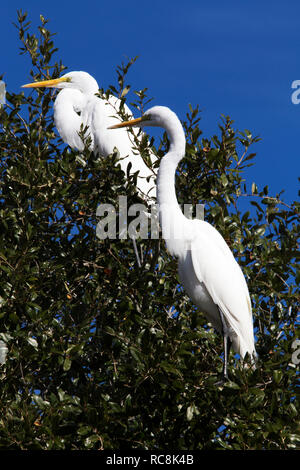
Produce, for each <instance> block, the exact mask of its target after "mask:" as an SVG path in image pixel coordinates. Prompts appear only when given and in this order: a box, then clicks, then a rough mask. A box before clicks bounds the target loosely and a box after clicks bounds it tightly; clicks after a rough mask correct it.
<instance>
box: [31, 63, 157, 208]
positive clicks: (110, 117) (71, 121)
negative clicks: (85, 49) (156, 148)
mask: <svg viewBox="0 0 300 470" xmlns="http://www.w3.org/2000/svg"><path fill="white" fill-rule="evenodd" d="M32 87H34V88H40V87H50V88H58V89H60V90H61V91H60V92H59V93H58V95H57V97H56V100H55V103H54V122H55V126H56V128H57V130H58V132H59V134H60V136H61V138H62V140H63V141H64V142H66V143H67V144H68V145H70V147H72V148H73V149H78V150H79V151H82V150H83V148H84V145H83V142H82V139H81V137H80V136H79V132H80V129H81V125H83V126H84V127H86V126H88V135H89V136H90V138H91V145H90V150H93V151H94V152H95V153H98V154H100V155H101V156H103V157H106V156H107V155H109V154H111V153H112V152H113V150H114V148H115V147H116V148H117V149H118V151H119V153H120V160H119V161H118V163H119V164H120V165H121V168H122V170H123V171H124V173H125V174H126V171H127V166H128V164H129V163H131V165H132V166H131V170H130V173H131V174H134V173H136V172H138V176H137V189H138V192H139V195H140V196H141V197H142V198H143V199H144V200H145V201H147V202H149V201H151V200H152V199H151V198H155V197H156V186H155V176H156V175H155V171H154V170H153V169H152V168H149V167H148V166H147V165H146V164H145V163H144V161H143V159H142V158H136V156H135V154H134V153H133V149H132V147H133V139H132V136H130V134H129V133H128V131H127V130H126V129H120V130H119V131H118V133H117V134H114V135H112V133H111V132H109V131H108V130H107V128H108V127H109V126H111V125H112V124H115V123H116V117H117V118H118V119H120V117H119V115H118V111H119V110H120V106H121V101H120V100H119V99H118V98H116V97H115V96H110V97H109V99H108V100H105V99H101V98H100V97H98V96H95V94H96V93H98V91H99V86H98V83H97V82H96V80H95V79H94V78H93V77H92V76H91V75H89V74H88V73H87V72H69V73H66V74H65V75H63V76H62V77H60V78H56V79H52V80H43V81H40V82H33V83H28V84H26V85H23V88H32ZM124 112H125V113H126V114H128V115H129V116H132V113H131V111H130V109H129V108H128V106H126V105H124ZM151 160H152V163H153V162H154V161H155V160H156V157H155V156H154V155H153V154H151Z"/></svg>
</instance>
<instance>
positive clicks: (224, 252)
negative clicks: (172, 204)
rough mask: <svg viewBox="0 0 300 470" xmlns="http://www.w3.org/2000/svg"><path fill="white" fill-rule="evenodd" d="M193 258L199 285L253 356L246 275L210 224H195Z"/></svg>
mask: <svg viewBox="0 0 300 470" xmlns="http://www.w3.org/2000/svg"><path fill="white" fill-rule="evenodd" d="M193 222H195V224H194V225H195V232H194V233H195V236H194V238H193V240H192V241H191V256H192V263H193V267H194V271H195V274H196V276H197V278H198V280H199V282H203V283H204V284H205V287H206V289H207V290H208V292H209V294H210V296H211V298H212V299H213V301H214V303H215V304H216V305H217V306H218V307H219V308H220V309H221V311H222V312H223V314H224V316H225V319H226V322H227V324H228V325H229V326H230V327H231V328H232V329H233V330H234V332H235V333H236V335H237V336H238V337H239V338H241V339H242V343H243V344H241V346H240V348H239V349H240V350H241V353H242V355H244V354H245V353H246V352H247V351H249V352H250V353H252V352H253V349H254V343H253V325H252V312H251V302H250V297H249V292H248V287H247V284H246V281H245V278H244V275H243V273H242V271H241V268H240V267H239V265H238V263H237V262H236V260H235V258H234V256H233V254H232V252H231V251H230V249H229V247H228V245H227V243H226V242H225V240H224V239H223V237H222V236H221V235H220V233H219V232H218V231H217V230H216V229H215V228H214V227H212V226H211V225H210V224H208V223H207V222H203V221H199V220H195V221H193Z"/></svg>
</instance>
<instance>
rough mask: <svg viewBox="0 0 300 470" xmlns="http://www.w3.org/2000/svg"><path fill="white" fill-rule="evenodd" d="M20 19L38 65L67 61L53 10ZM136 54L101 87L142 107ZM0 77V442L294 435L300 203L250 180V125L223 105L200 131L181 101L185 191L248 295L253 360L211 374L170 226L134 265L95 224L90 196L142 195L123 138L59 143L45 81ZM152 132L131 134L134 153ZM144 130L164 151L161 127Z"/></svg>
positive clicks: (184, 444)
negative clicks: (79, 145) (24, 84)
mask: <svg viewBox="0 0 300 470" xmlns="http://www.w3.org/2000/svg"><path fill="white" fill-rule="evenodd" d="M16 26H17V29H18V33H19V37H20V41H21V44H22V46H21V53H24V54H27V56H28V57H29V58H30V60H31V63H32V69H31V71H30V75H31V77H32V79H34V80H39V79H45V78H52V77H53V78H54V77H57V76H59V75H60V74H61V73H62V71H63V70H64V69H65V67H64V66H63V64H62V63H61V62H57V61H55V59H54V58H53V55H54V54H55V53H56V52H57V49H55V45H54V42H53V34H52V33H51V32H50V31H49V30H48V25H47V20H45V19H44V18H43V17H41V25H40V27H39V28H38V32H34V33H32V32H31V26H30V23H29V22H27V15H26V14H23V13H22V12H18V23H17V25H16ZM133 62H134V60H132V61H130V62H129V63H128V64H125V65H124V64H123V65H122V66H120V67H118V69H117V85H116V86H115V87H111V89H110V90H100V92H101V93H102V94H103V96H105V95H108V94H109V93H110V92H112V91H113V92H114V93H115V94H116V93H118V94H119V96H120V97H122V99H123V100H124V102H125V99H126V100H127V102H128V103H129V104H130V105H131V106H132V107H133V109H134V108H136V113H138V111H141V110H142V109H143V108H144V106H145V104H147V100H148V98H147V89H144V90H142V91H136V92H132V91H131V90H130V86H129V85H128V84H127V83H126V74H127V71H128V69H129V67H130V66H131V65H132V64H133ZM0 78H1V77H0ZM24 81H26V77H24ZM7 87H8V90H9V92H8V93H7V97H6V98H7V105H6V106H3V107H2V108H1V109H0V156H1V159H0V161H1V178H0V271H1V284H0V339H1V340H2V341H4V342H5V344H6V346H7V348H8V354H7V359H6V362H5V363H4V364H2V365H1V366H0V448H2V449H15V450H16V449H37V450H38V449H47V450H50V449H71V450H73V449H74V450H75V449H125V448H127V449H128V448H131V449H133V448H138V449H163V450H171V449H177V450H179V449H181V450H185V449H188V450H193V449H293V448H296V447H297V446H299V439H300V438H299V420H298V418H299V415H298V397H297V394H298V393H297V380H298V379H299V368H298V366H297V361H295V360H293V357H296V358H297V355H296V356H295V350H294V349H295V344H296V343H295V340H296V339H297V337H298V338H299V323H298V324H297V312H298V310H299V290H298V284H299V281H300V274H299V271H298V270H297V248H298V246H297V242H298V233H299V225H298V214H299V204H298V203H297V202H294V203H292V204H287V203H286V202H284V200H283V199H282V194H279V195H276V196H272V195H269V191H268V187H267V186H265V187H264V188H263V189H259V188H257V186H256V185H255V183H252V184H249V183H248V182H246V181H245V178H246V177H247V167H248V166H249V165H251V164H253V161H254V160H253V159H254V156H255V154H254V153H253V151H252V148H253V146H255V144H256V147H257V148H259V146H258V145H257V142H258V140H259V139H258V138H256V137H253V136H252V134H251V132H250V131H249V130H244V131H243V132H241V131H238V130H236V129H235V127H234V122H233V121H232V120H231V119H230V118H229V117H226V116H223V117H222V118H221V120H220V124H219V126H218V133H217V135H214V136H212V137H211V138H206V137H204V136H203V135H202V132H201V128H200V127H199V126H200V112H199V108H198V107H195V108H193V107H191V106H190V107H189V109H188V110H187V114H186V118H185V121H184V123H183V124H184V129H185V132H186V138H187V149H186V156H185V158H184V160H183V161H182V162H181V164H180V166H179V168H178V173H177V177H176V188H177V195H178V199H179V202H180V203H182V204H183V203H191V204H197V203H199V202H200V203H204V202H205V204H206V206H205V217H206V220H207V221H209V222H210V223H212V224H213V225H214V226H215V227H216V228H217V229H218V230H219V231H220V232H221V233H222V235H223V236H224V238H225V239H226V241H227V242H228V244H229V246H230V247H231V249H232V250H233V252H234V254H235V257H236V259H237V260H238V262H239V263H240V265H241V266H242V269H243V272H244V274H245V276H246V279H247V282H248V285H249V290H250V295H251V299H252V302H253V314H254V326H255V336H256V347H257V351H258V354H259V360H258V367H257V369H256V370H251V369H249V368H242V367H241V363H240V361H239V360H238V359H237V358H235V357H234V356H233V355H232V356H231V359H230V368H229V374H230V380H229V381H228V382H226V383H225V385H224V386H217V385H216V383H217V380H218V373H220V372H221V370H222V341H221V338H220V336H218V335H217V334H216V333H215V331H214V330H213V329H212V328H211V326H210V325H209V324H207V322H206V320H205V318H204V316H203V315H202V314H201V312H199V311H198V310H197V309H196V308H195V307H194V306H193V304H192V303H191V301H190V300H189V298H188V296H187V295H186V294H185V292H184V291H183V289H182V288H181V286H180V285H179V283H178V279H177V262H176V259H174V258H172V257H171V256H170V255H169V254H168V252H167V251H166V249H165V246H164V242H163V241H162V240H151V239H150V238H149V239H148V240H141V239H140V240H138V241H137V245H138V249H139V251H140V253H141V261H142V266H141V267H140V268H139V267H138V266H137V263H136V257H135V253H134V250H133V245H132V241H131V240H130V239H126V240H120V239H118V238H117V239H116V240H110V239H105V240H100V239H99V238H97V236H96V225H97V218H96V210H97V207H98V205H99V204H100V203H111V204H114V205H115V206H116V205H117V197H118V196H119V195H127V196H128V205H130V204H131V203H134V202H139V200H138V196H137V194H136V192H135V185H134V183H135V178H134V177H130V176H128V175H124V174H123V172H122V171H121V169H120V167H119V166H117V165H116V163H117V159H118V154H117V153H115V154H113V155H112V156H111V157H109V158H107V159H101V158H99V157H98V156H97V155H94V154H93V153H92V152H89V150H88V148H87V146H86V149H85V151H84V152H82V153H81V154H79V153H78V152H76V151H73V150H71V149H70V148H69V147H68V146H66V145H64V144H63V143H62V141H61V140H60V139H59V137H58V134H57V131H56V129H55V127H54V123H53V115H52V105H53V97H54V95H53V91H51V90H47V89H46V90H34V91H32V92H31V93H30V94H28V93H26V96H25V95H24V93H23V92H20V93H13V92H11V90H10V89H9V84H7ZM147 145H148V144H147V142H146V140H144V141H143V142H142V144H141V146H140V151H141V153H142V155H143V156H144V158H147ZM150 145H152V148H153V150H154V151H155V152H156V153H157V155H158V156H159V158H160V157H161V156H162V155H163V154H164V153H165V151H166V149H167V147H168V141H167V137H166V135H165V134H164V135H163V137H162V138H161V139H160V140H159V141H155V142H154V141H153V139H152V140H150ZM137 158H138V157H137ZM139 158H140V157H139ZM128 180H129V182H128V184H127V186H125V182H126V181H128ZM241 201H244V202H243V204H241ZM245 201H246V202H247V204H245ZM241 206H243V207H245V206H247V211H244V210H243V211H242V209H241ZM293 353H294V356H293ZM299 357H300V354H299Z"/></svg>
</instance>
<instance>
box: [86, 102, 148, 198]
mask: <svg viewBox="0 0 300 470" xmlns="http://www.w3.org/2000/svg"><path fill="white" fill-rule="evenodd" d="M119 105H120V103H119V100H118V99H117V98H115V97H111V98H110V101H109V102H107V101H105V100H102V99H99V98H97V97H93V98H92V99H91V100H90V111H89V119H90V124H89V126H90V128H91V130H92V134H93V137H94V142H95V148H97V149H98V152H99V153H100V155H102V156H104V157H106V156H108V155H110V154H111V153H113V151H114V148H117V149H118V151H119V153H120V161H119V163H120V165H121V168H122V170H123V171H124V173H125V174H126V171H127V166H128V164H129V163H131V170H130V173H131V174H134V173H136V172H138V181H137V187H138V189H139V191H141V193H143V194H145V195H151V196H155V189H156V187H155V182H154V180H153V176H154V172H153V170H152V169H151V168H149V167H148V166H147V165H146V164H145V162H144V160H143V159H142V157H141V156H140V155H139V153H138V151H137V149H135V148H134V147H135V143H134V136H133V135H132V132H130V131H128V129H126V128H125V127H124V128H121V129H114V130H111V129H109V127H110V126H113V125H114V124H116V123H118V122H119V121H118V120H120V117H119V116H118V114H117V110H118V106H119ZM125 112H126V113H128V114H129V115H130V116H132V113H131V111H130V109H129V108H128V107H126V105H125ZM138 131H139V130H138V129H133V132H134V133H135V134H136V135H137V134H138Z"/></svg>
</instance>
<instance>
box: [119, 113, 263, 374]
mask: <svg viewBox="0 0 300 470" xmlns="http://www.w3.org/2000/svg"><path fill="white" fill-rule="evenodd" d="M137 125H138V126H139V127H144V126H159V127H163V128H164V129H165V130H166V131H167V133H168V136H169V141H170V148H169V152H168V153H167V154H166V155H165V156H164V157H163V158H162V160H161V163H160V167H159V171H158V178H157V200H158V204H159V215H160V223H161V228H162V236H163V238H164V239H165V242H166V246H167V248H168V251H169V252H170V253H171V254H172V255H175V256H176V257H177V258H178V272H179V277H180V280H181V282H182V284H183V286H184V288H185V290H186V291H187V293H188V294H189V296H190V297H191V299H192V301H193V302H194V303H195V304H196V305H197V306H198V307H199V308H200V310H201V311H203V312H204V313H205V315H206V317H207V319H208V320H209V322H211V324H212V325H213V326H214V327H215V328H216V329H217V330H218V331H219V332H221V333H222V334H223V336H224V348H225V360H224V362H225V364H224V375H225V376H227V367H226V364H227V354H226V349H227V347H228V349H229V347H230V342H231V343H232V346H233V349H234V350H235V351H236V352H237V353H238V354H240V356H241V357H242V358H244V357H245V355H246V353H249V355H250V357H252V358H255V356H256V352H255V346H254V334H253V320H252V311H251V301H250V297H249V292H248V287H247V284H246V281H245V278H244V276H243V273H242V270H241V268H240V266H239V265H238V263H237V262H236V260H235V258H234V256H233V254H232V252H231V250H230V249H229V247H228V245H227V243H226V242H225V240H224V238H223V237H222V235H221V234H220V233H219V232H218V231H217V230H216V229H215V228H214V227H213V226H212V225H210V224H209V223H208V222H205V221H202V220H198V219H194V220H191V219H187V218H186V217H185V216H184V215H183V213H182V211H181V209H180V207H179V205H178V202H177V197H176V191H175V172H176V168H177V165H178V163H179V161H180V160H181V159H182V158H183V157H184V155H185V135H184V131H183V128H182V125H181V123H180V121H179V119H178V118H177V116H176V114H175V113H173V112H172V111H171V110H170V109H169V108H166V107H163V106H156V107H154V108H151V109H149V110H148V111H147V112H146V113H145V114H144V116H143V117H142V118H140V119H136V120H134V121H127V122H125V123H122V124H119V125H117V127H118V128H120V126H128V127H129V126H137ZM113 127H116V126H113ZM228 340H229V344H227V341H228ZM227 353H228V351H227Z"/></svg>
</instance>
